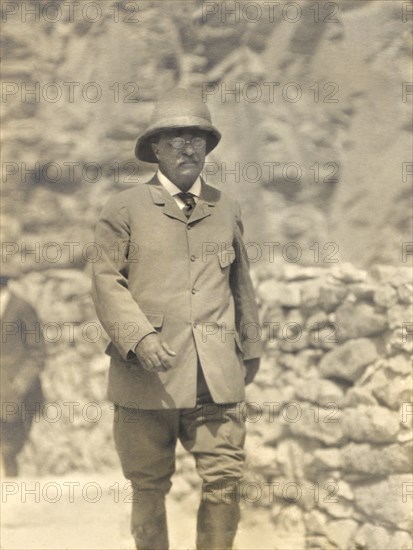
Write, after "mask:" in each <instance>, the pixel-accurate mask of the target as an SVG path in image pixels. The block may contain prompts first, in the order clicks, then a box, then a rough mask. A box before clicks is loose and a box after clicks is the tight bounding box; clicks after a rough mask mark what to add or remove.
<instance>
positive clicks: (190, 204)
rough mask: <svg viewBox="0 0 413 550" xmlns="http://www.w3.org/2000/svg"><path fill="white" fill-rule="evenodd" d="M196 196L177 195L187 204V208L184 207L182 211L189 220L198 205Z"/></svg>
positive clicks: (190, 194)
mask: <svg viewBox="0 0 413 550" xmlns="http://www.w3.org/2000/svg"><path fill="white" fill-rule="evenodd" d="M194 196H195V195H193V194H192V193H178V194H177V197H179V198H180V199H181V200H182V201H183V202H184V203H185V206H184V207H183V209H182V211H183V212H184V214H185V216H186V217H187V218H189V216H190V215H191V214H192V212H193V210H194V208H195V205H196V202H195V199H194Z"/></svg>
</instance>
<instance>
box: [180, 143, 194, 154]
mask: <svg viewBox="0 0 413 550" xmlns="http://www.w3.org/2000/svg"><path fill="white" fill-rule="evenodd" d="M182 152H183V153H184V154H185V155H187V156H188V157H192V156H194V155H195V153H196V152H195V149H194V146H193V145H192V143H185V146H184V148H183V149H182Z"/></svg>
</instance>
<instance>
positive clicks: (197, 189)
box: [156, 170, 201, 197]
mask: <svg viewBox="0 0 413 550" xmlns="http://www.w3.org/2000/svg"><path fill="white" fill-rule="evenodd" d="M156 176H157V178H158V180H159V181H160V183H161V184H162V185H163V186H164V187H165V189H166V190H167V191H168V193H170V194H171V195H172V196H174V195H178V193H182V191H181V189H179V187H178V186H176V185H175V184H174V183H172V181H171V180H169V179H168V178H167V177H166V176H165V174H162V172H161V171H160V170H158V172H157V173H156ZM187 193H192V194H193V195H195V197H199V196H200V195H201V178H200V177H199V176H198V178H197V179H196V180H195V182H194V183H193V185H192V187H190V189H188V191H187Z"/></svg>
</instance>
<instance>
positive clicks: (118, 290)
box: [92, 194, 156, 360]
mask: <svg viewBox="0 0 413 550" xmlns="http://www.w3.org/2000/svg"><path fill="white" fill-rule="evenodd" d="M120 195H121V194H120ZM120 195H116V196H115V197H113V198H111V199H110V200H109V201H108V202H107V204H106V206H105V207H104V208H103V211H102V213H101V216H100V218H99V220H98V222H97V225H96V231H95V242H96V244H97V246H98V247H99V249H100V251H101V256H100V258H99V260H98V261H96V262H94V263H93V264H92V266H93V268H92V297H93V301H94V304H95V308H96V312H97V315H98V318H99V320H100V322H101V323H102V326H103V328H104V329H105V331H106V332H107V333H108V335H109V337H110V339H111V341H112V342H113V344H114V345H115V346H116V348H117V349H118V351H119V353H120V354H121V356H122V357H123V358H124V359H125V360H129V359H133V358H134V357H135V354H134V353H133V350H134V349H135V347H136V345H137V344H138V343H139V342H140V341H141V340H142V338H144V337H145V336H146V335H148V334H150V333H151V332H156V330H155V329H154V328H153V326H152V325H151V324H150V322H149V321H148V319H147V318H146V316H145V315H144V313H143V312H142V310H141V309H140V307H139V305H138V304H137V303H136V301H135V300H134V299H133V297H132V295H131V293H130V292H129V288H128V274H129V262H128V254H129V250H130V249H131V244H132V243H131V235H130V224H129V219H128V210H127V206H126V204H125V203H124V201H123V199H122V197H121V196H120ZM132 250H133V248H132Z"/></svg>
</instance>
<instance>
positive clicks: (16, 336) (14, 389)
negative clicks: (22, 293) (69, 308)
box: [0, 266, 45, 477]
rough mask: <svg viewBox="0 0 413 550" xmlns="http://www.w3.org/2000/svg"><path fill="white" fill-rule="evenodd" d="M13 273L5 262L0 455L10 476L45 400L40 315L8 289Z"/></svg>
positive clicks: (1, 287) (1, 300) (1, 298)
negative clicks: (42, 384)
mask: <svg viewBox="0 0 413 550" xmlns="http://www.w3.org/2000/svg"><path fill="white" fill-rule="evenodd" d="M14 276H15V274H14V273H13V272H12V270H11V269H10V268H9V267H8V266H5V268H4V269H2V276H1V278H0V282H1V284H0V304H1V325H2V327H1V328H2V331H1V332H2V344H1V345H2V351H1V384H0V389H1V402H2V407H1V410H2V414H1V417H2V418H1V458H2V472H3V473H4V475H6V476H10V477H15V476H17V475H18V464H17V456H18V454H19V453H20V451H21V450H22V448H23V446H24V444H25V442H26V441H27V439H28V436H29V432H30V428H31V425H32V422H33V417H34V414H35V411H36V410H40V406H41V404H42V402H43V393H42V388H41V383H40V372H41V371H42V370H43V368H44V363H45V346H44V341H43V339H42V337H41V331H40V330H39V319H38V317H37V315H36V312H35V311H34V309H33V308H32V307H31V305H29V304H28V303H27V302H26V301H25V300H22V299H21V298H19V297H18V296H17V295H16V294H14V293H13V292H12V291H11V290H10V289H9V284H8V283H9V280H10V279H11V278H13V277H14Z"/></svg>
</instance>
